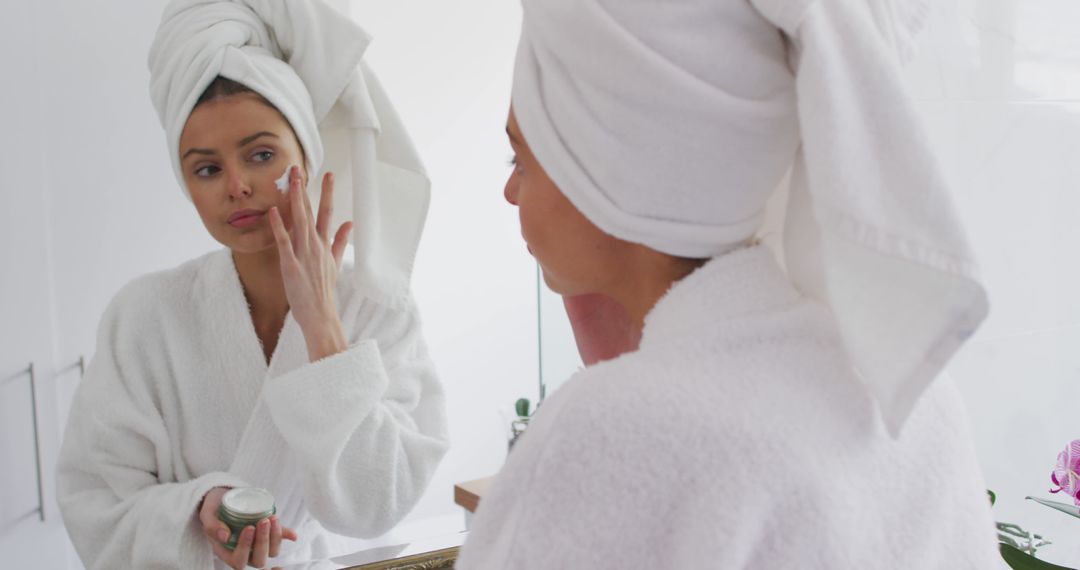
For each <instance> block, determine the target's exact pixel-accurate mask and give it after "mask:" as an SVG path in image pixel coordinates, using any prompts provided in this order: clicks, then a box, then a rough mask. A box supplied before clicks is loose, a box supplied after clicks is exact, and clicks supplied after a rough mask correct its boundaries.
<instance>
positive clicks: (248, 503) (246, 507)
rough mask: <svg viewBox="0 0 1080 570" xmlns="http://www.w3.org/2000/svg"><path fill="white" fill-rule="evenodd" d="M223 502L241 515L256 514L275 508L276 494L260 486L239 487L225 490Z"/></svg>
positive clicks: (231, 510)
mask: <svg viewBox="0 0 1080 570" xmlns="http://www.w3.org/2000/svg"><path fill="white" fill-rule="evenodd" d="M221 504H222V506H224V507H225V508H226V509H228V510H229V511H230V512H233V513H236V514H237V515H241V516H245V515H246V516H254V515H259V514H262V513H266V512H269V511H272V510H274V496H273V495H271V494H270V491H267V490H266V489H261V488H259V487H237V488H235V489H230V490H228V491H226V492H225V495H224V496H223V497H222V498H221Z"/></svg>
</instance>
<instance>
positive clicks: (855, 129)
mask: <svg viewBox="0 0 1080 570" xmlns="http://www.w3.org/2000/svg"><path fill="white" fill-rule="evenodd" d="M926 8H927V5H926V3H925V1H924V0H751V1H750V2H747V1H745V0H721V1H717V0H678V1H674V2H656V1H651V0H525V1H524V20H523V29H522V37H521V43H520V46H519V51H518V57H517V64H516V68H515V76H514V92H513V108H514V113H515V115H516V117H517V121H518V123H519V125H520V127H521V131H522V134H523V135H524V137H525V139H526V142H527V143H528V144H529V147H530V149H531V150H532V152H533V154H534V155H535V156H536V158H537V159H538V160H539V162H540V164H541V165H542V166H543V167H544V169H545V171H546V172H547V173H548V175H549V176H550V177H551V179H552V180H553V181H554V182H555V183H556V185H557V186H558V187H559V188H560V190H562V191H563V193H565V194H566V196H567V198H569V199H570V201H571V202H572V203H573V204H574V205H575V206H576V207H577V208H578V209H579V210H581V212H582V213H583V214H584V215H585V216H586V217H587V218H589V220H590V221H592V222H593V223H594V224H596V225H597V226H598V227H599V228H600V229H602V230H604V231H605V232H607V233H609V234H611V235H614V236H615V237H618V238H621V239H624V240H627V241H631V242H634V243H640V244H644V245H646V246H648V247H650V248H652V249H655V250H657V251H661V252H664V253H667V254H670V255H674V256H679V257H695V258H706V257H715V256H718V255H722V254H724V253H727V252H729V251H731V250H732V249H733V248H735V247H737V246H738V245H740V244H742V243H745V242H747V241H748V240H750V239H752V238H753V237H754V236H755V234H756V233H757V232H758V230H759V229H760V228H761V224H762V222H763V220H764V218H765V214H766V206H767V202H768V200H769V197H770V196H771V195H772V194H773V192H774V191H775V190H776V188H777V186H778V185H779V184H780V183H781V180H783V179H784V178H785V176H786V175H787V174H789V173H790V174H791V198H790V200H789V202H788V206H787V212H786V216H785V232H784V236H783V237H784V246H785V251H784V255H785V258H786V265H787V269H788V272H789V275H790V277H791V278H792V280H793V281H794V282H795V284H796V285H797V286H798V287H799V289H800V290H801V291H802V292H803V293H805V294H807V295H810V296H812V297H814V298H816V299H819V300H821V301H822V302H823V303H825V304H826V305H827V306H829V308H830V309H831V310H832V312H833V314H834V316H835V318H836V320H837V323H838V326H839V329H840V331H841V334H842V337H843V341H844V346H845V348H846V349H847V352H848V353H849V355H850V358H851V360H852V362H853V364H854V366H855V368H856V370H857V372H858V375H859V377H860V378H861V379H862V380H863V382H865V383H866V385H867V386H868V388H869V390H870V391H871V392H872V393H873V394H874V396H875V400H876V401H877V403H878V406H879V408H880V410H881V413H882V416H883V419H884V421H885V423H886V425H887V426H888V427H889V429H890V431H891V432H892V434H893V435H896V434H897V433H899V431H900V429H901V427H902V426H903V424H904V421H905V420H906V418H907V416H908V415H909V414H910V412H911V410H912V408H913V406H914V405H915V402H916V400H917V399H918V397H919V396H920V394H922V393H923V391H924V390H925V389H926V387H927V386H928V385H929V384H930V382H931V381H932V380H933V379H934V378H935V377H936V375H937V374H938V373H939V372H940V371H941V369H942V368H943V367H944V366H945V364H946V363H947V361H948V360H949V359H950V358H951V357H952V355H953V354H954V353H955V351H956V350H957V349H958V348H959V347H960V346H961V344H962V343H963V342H964V341H965V340H966V339H967V338H968V337H969V336H970V335H971V334H972V333H973V332H974V330H975V328H976V327H977V326H978V325H979V324H980V323H981V322H982V320H983V319H984V318H985V316H986V314H987V301H986V295H985V292H984V290H983V288H982V286H981V285H980V284H979V282H978V280H977V278H976V269H975V262H974V256H973V254H972V252H971V251H970V248H969V247H968V243H967V240H966V238H965V236H964V232H963V229H962V227H961V225H960V223H959V221H958V220H957V218H956V216H955V213H954V207H953V204H952V201H951V197H950V195H949V188H948V185H947V183H946V181H945V178H944V176H943V175H942V172H941V169H940V167H939V165H938V163H937V161H936V160H935V157H934V155H933V152H932V151H931V149H930V148H929V145H928V140H927V137H926V136H925V134H924V132H923V130H922V128H921V124H920V117H919V115H918V113H917V111H916V109H915V108H914V106H913V104H912V103H911V101H910V100H909V99H908V97H907V94H906V89H905V86H904V84H903V81H902V77H901V74H900V72H899V65H900V62H901V60H902V59H904V58H907V57H910V55H911V53H912V49H913V43H912V40H913V38H914V36H915V34H916V33H917V31H918V29H919V28H920V27H921V25H922V23H923V21H924V20H925V15H926Z"/></svg>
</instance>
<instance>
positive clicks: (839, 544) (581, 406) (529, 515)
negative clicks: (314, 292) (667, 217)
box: [457, 246, 1000, 570]
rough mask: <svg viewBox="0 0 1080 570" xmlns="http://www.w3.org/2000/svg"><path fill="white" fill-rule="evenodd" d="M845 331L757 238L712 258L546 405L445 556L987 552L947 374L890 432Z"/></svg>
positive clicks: (656, 563)
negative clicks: (639, 331)
mask: <svg viewBox="0 0 1080 570" xmlns="http://www.w3.org/2000/svg"><path fill="white" fill-rule="evenodd" d="M840 346H841V345H840V340H839V338H838V335H837V333H836V331H835V325H834V324H833V319H832V318H831V315H830V314H829V313H828V312H827V311H826V310H825V309H824V308H823V306H821V305H819V304H817V303H816V302H812V301H809V300H807V299H806V298H804V297H802V296H800V294H799V293H797V292H796V291H795V290H794V288H793V287H792V286H791V285H790V284H789V281H788V280H787V278H786V276H785V275H784V274H783V272H782V271H781V270H780V268H779V267H778V266H777V264H776V262H775V261H774V259H773V257H772V254H771V253H770V251H769V250H768V249H767V248H765V247H762V246H757V247H753V248H749V249H745V250H740V251H737V252H735V253H732V254H729V255H726V256H723V257H719V258H716V259H714V260H712V261H710V262H709V263H708V264H706V265H705V266H704V267H702V268H701V269H699V270H698V271H696V272H694V273H693V274H691V275H690V276H689V277H687V278H686V279H684V280H682V281H680V282H678V283H677V284H676V285H675V286H674V287H673V288H672V289H671V290H670V291H669V292H668V293H667V295H666V296H665V297H663V298H662V299H661V300H660V301H659V303H658V304H657V305H656V306H655V307H654V308H653V310H652V311H651V313H650V314H649V315H648V317H647V319H646V323H645V329H644V336H643V339H642V342H641V346H640V349H639V350H638V351H636V352H633V353H630V354H625V355H623V356H621V357H619V358H617V359H614V360H611V361H608V362H604V363H601V364H598V365H595V366H592V367H590V368H587V369H585V370H582V371H581V372H579V373H578V374H577V375H576V376H575V377H574V378H573V379H571V380H570V381H569V382H568V383H567V384H566V385H564V386H563V387H562V388H560V390H559V391H558V392H557V393H555V394H554V395H553V396H552V397H551V398H550V399H548V400H547V402H546V403H545V404H544V405H543V406H542V407H541V408H540V410H539V411H538V413H537V415H536V417H535V418H534V419H533V422H532V425H531V427H529V429H528V430H527V431H526V433H525V434H524V436H523V439H522V441H521V442H520V443H518V444H517V445H516V446H515V447H514V450H513V452H512V453H511V454H510V457H509V458H508V460H507V463H506V465H505V467H504V468H503V470H502V472H501V473H500V475H499V477H498V480H497V482H496V483H495V485H494V486H493V488H492V490H491V492H490V494H488V495H486V496H485V497H483V499H482V501H481V503H480V508H479V511H478V512H477V514H476V518H475V519H474V522H473V527H472V531H471V533H470V536H469V540H468V542H467V544H466V545H465V548H464V549H463V552H462V554H461V557H460V559H459V562H458V565H457V568H458V569H459V570H476V569H490V570H502V569H507V568H513V569H515V570H523V569H537V570H557V569H581V568H649V569H658V568H723V569H725V570H731V569H741V568H754V569H768V570H779V569H789V568H790V569H800V570H805V569H822V570H842V569H861V568H868V569H869V568H873V569H883V568H895V569H897V570H901V569H902V570H914V569H918V570H931V569H942V570H963V569H979V570H985V569H987V568H998V567H999V565H1000V562H999V559H998V555H997V549H996V541H995V538H994V527H993V522H992V518H991V514H990V505H989V502H988V501H987V497H986V491H985V486H984V484H983V480H982V477H981V474H980V471H979V467H978V464H977V463H976V458H975V453H974V450H973V449H972V447H971V443H970V442H971V439H970V437H969V435H968V429H967V419H966V416H965V412H964V406H963V405H962V403H961V400H960V398H959V395H958V393H957V391H956V390H955V388H954V387H953V386H952V385H951V384H950V383H948V382H945V381H942V382H937V383H935V384H933V385H932V387H931V388H930V389H929V390H928V391H927V392H926V394H925V395H924V396H923V397H922V399H921V401H920V402H919V404H918V406H917V408H916V409H915V411H914V413H913V415H912V416H911V418H910V419H909V420H908V422H907V424H906V425H905V427H904V430H903V432H902V433H901V435H900V437H899V438H898V439H893V438H892V437H890V435H889V434H888V432H887V431H886V428H885V424H884V423H883V422H882V421H881V418H880V415H879V414H880V412H879V411H878V408H877V406H876V405H875V402H874V400H873V399H872V397H871V395H870V393H869V391H868V390H867V388H866V386H865V385H864V384H862V383H860V382H858V381H857V380H856V379H855V378H854V377H853V375H852V373H851V372H850V370H851V367H850V364H849V361H848V360H847V359H846V358H845V356H844V355H843V353H842V350H841V348H840Z"/></svg>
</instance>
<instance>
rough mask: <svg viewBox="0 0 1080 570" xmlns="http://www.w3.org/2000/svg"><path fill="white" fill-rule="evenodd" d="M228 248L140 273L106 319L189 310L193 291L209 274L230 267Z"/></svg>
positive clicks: (108, 310) (148, 318) (155, 316)
mask: <svg viewBox="0 0 1080 570" xmlns="http://www.w3.org/2000/svg"><path fill="white" fill-rule="evenodd" d="M228 261H229V259H228V250H217V251H212V252H209V253H206V254H203V255H200V256H199V257H196V258H194V259H190V260H188V261H185V262H183V263H181V264H179V265H176V266H174V267H171V268H168V269H161V270H157V271H151V272H149V273H145V274H143V275H140V276H138V277H136V278H134V279H132V280H131V281H129V282H128V283H127V284H125V285H124V286H123V287H121V288H120V289H119V290H118V291H117V292H116V294H115V295H113V298H112V300H111V301H110V302H109V305H108V307H107V308H106V310H105V316H106V319H108V318H110V317H111V318H112V319H123V320H125V321H153V320H156V319H158V318H160V317H161V312H162V311H163V310H164V311H168V310H176V311H180V312H183V311H185V310H187V307H186V305H187V304H188V303H190V302H191V299H192V298H193V297H194V296H193V294H192V293H193V290H194V289H195V288H196V287H197V286H198V284H199V283H200V282H201V281H205V280H206V278H207V276H208V274H217V273H221V272H222V271H223V270H224V269H225V268H226V266H227V263H228Z"/></svg>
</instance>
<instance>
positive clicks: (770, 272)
mask: <svg viewBox="0 0 1080 570" xmlns="http://www.w3.org/2000/svg"><path fill="white" fill-rule="evenodd" d="M801 299H802V297H801V295H800V294H799V292H798V291H796V289H795V287H794V286H793V285H792V284H791V282H790V281H789V280H788V278H787V276H786V275H785V274H784V272H783V270H781V269H780V266H779V265H778V263H777V261H776V258H775V257H774V254H773V252H772V250H770V249H769V248H768V247H767V246H764V245H754V246H750V247H747V248H743V249H738V250H736V251H734V252H731V253H729V254H726V255H722V256H719V257H715V258H713V259H711V260H709V261H708V262H707V263H706V264H705V265H703V266H702V267H700V268H699V269H697V270H696V271H694V272H693V273H691V274H690V275H688V276H686V277H685V278H683V279H682V280H680V281H677V282H675V283H674V284H673V285H672V286H671V288H670V289H669V290H668V292H667V293H666V294H664V296H663V297H661V298H660V300H659V301H658V302H657V303H656V305H655V306H654V307H653V308H652V310H651V311H650V312H649V314H648V315H646V317H645V328H644V331H643V332H642V338H641V348H642V349H647V348H649V347H651V346H654V345H656V344H658V343H663V342H667V341H670V340H675V339H678V338H681V337H685V336H689V335H694V334H697V333H699V332H700V331H702V330H705V329H709V328H715V327H717V326H722V325H723V324H724V322H725V321H729V320H734V319H738V318H740V317H744V316H747V315H751V314H755V313H760V312H764V311H768V310H771V309H775V308H777V307H781V306H783V305H789V304H792V303H795V302H797V301H799V300H801Z"/></svg>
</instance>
